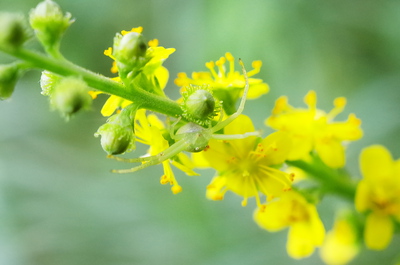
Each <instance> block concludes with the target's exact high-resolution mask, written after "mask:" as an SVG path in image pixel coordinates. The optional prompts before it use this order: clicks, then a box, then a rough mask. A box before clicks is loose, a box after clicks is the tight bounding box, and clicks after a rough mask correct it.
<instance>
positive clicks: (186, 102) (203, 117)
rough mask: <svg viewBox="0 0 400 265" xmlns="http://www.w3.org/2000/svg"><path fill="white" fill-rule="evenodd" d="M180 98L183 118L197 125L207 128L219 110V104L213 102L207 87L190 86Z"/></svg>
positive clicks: (213, 99)
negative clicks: (181, 98) (181, 99)
mask: <svg viewBox="0 0 400 265" xmlns="http://www.w3.org/2000/svg"><path fill="white" fill-rule="evenodd" d="M182 96H183V104H182V110H183V116H184V117H185V118H186V119H187V120H189V121H192V122H195V123H197V124H201V125H204V126H209V125H210V124H211V121H212V119H213V118H214V116H216V115H217V113H218V111H219V110H220V108H221V107H220V106H221V102H219V101H216V100H215V98H214V96H213V94H212V92H211V90H209V89H208V88H207V87H199V86H194V85H190V87H187V91H185V92H183V93H182Z"/></svg>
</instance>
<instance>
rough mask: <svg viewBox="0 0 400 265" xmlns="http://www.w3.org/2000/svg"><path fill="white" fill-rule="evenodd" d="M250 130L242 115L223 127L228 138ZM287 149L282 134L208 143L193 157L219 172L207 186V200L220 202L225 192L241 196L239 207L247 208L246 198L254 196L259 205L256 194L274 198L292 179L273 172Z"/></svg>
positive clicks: (251, 129)
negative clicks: (207, 145) (245, 206)
mask: <svg viewBox="0 0 400 265" xmlns="http://www.w3.org/2000/svg"><path fill="white" fill-rule="evenodd" d="M252 131H254V127H253V124H252V122H251V120H250V118H249V117H247V116H244V115H241V116H239V117H238V118H237V119H235V120H234V121H233V122H232V123H231V124H229V125H227V126H226V127H225V128H224V133H225V134H228V135H229V134H243V133H245V132H252ZM290 146H291V145H290V140H289V139H288V138H287V136H286V134H285V133H281V132H278V133H273V134H271V135H269V136H267V137H266V138H264V139H261V138H260V137H257V136H250V137H247V138H245V139H235V140H229V141H221V140H211V141H210V142H209V147H208V148H207V149H206V150H204V151H203V152H202V153H199V154H198V155H194V156H193V157H194V159H195V162H199V163H200V164H201V165H202V166H203V167H204V166H210V167H212V168H214V169H216V170H217V172H218V175H217V176H216V177H215V178H214V179H213V180H212V181H211V183H210V184H209V185H208V187H207V194H206V195H207V198H209V199H212V200H221V199H223V196H224V194H225V192H226V191H227V190H231V191H233V192H234V193H236V194H238V195H240V196H243V198H244V200H243V203H242V205H246V203H247V198H249V197H253V196H256V200H257V203H258V205H261V202H260V198H259V192H261V193H263V194H265V195H267V196H269V197H273V196H278V195H280V194H281V193H282V192H283V191H284V190H287V189H290V186H291V178H292V176H291V175H290V174H287V173H284V172H282V171H280V170H278V169H276V166H279V165H280V164H282V163H283V162H284V161H285V159H286V157H287V154H288V152H289V150H290ZM199 156H201V157H199Z"/></svg>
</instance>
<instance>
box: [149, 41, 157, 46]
mask: <svg viewBox="0 0 400 265" xmlns="http://www.w3.org/2000/svg"><path fill="white" fill-rule="evenodd" d="M148 45H149V47H157V46H158V39H154V40H150V41H149V42H148Z"/></svg>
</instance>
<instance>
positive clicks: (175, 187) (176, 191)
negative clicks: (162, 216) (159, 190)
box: [171, 185, 182, 194]
mask: <svg viewBox="0 0 400 265" xmlns="http://www.w3.org/2000/svg"><path fill="white" fill-rule="evenodd" d="M171 191H172V193H173V194H178V193H179V192H181V191H182V187H181V186H179V185H174V186H172V188H171Z"/></svg>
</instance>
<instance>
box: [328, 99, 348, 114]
mask: <svg viewBox="0 0 400 265" xmlns="http://www.w3.org/2000/svg"><path fill="white" fill-rule="evenodd" d="M333 105H334V106H335V107H334V108H333V109H332V110H331V111H330V112H329V113H328V115H327V118H328V120H333V118H335V117H336V116H337V115H338V114H339V113H341V112H342V111H343V110H344V107H345V106H346V98H345V97H339V98H336V99H335V100H334V101H333Z"/></svg>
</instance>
